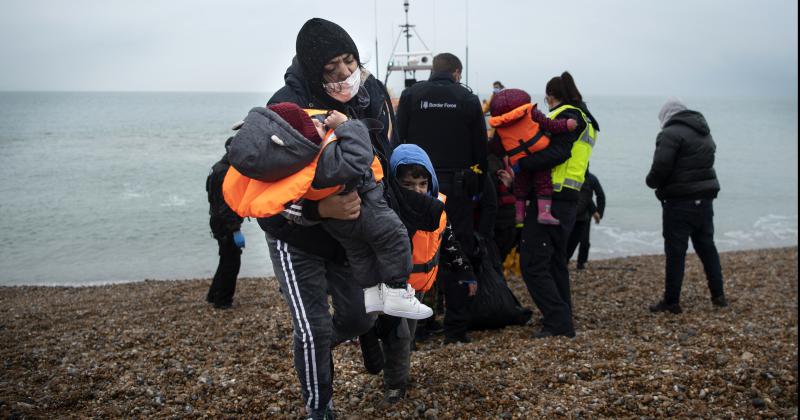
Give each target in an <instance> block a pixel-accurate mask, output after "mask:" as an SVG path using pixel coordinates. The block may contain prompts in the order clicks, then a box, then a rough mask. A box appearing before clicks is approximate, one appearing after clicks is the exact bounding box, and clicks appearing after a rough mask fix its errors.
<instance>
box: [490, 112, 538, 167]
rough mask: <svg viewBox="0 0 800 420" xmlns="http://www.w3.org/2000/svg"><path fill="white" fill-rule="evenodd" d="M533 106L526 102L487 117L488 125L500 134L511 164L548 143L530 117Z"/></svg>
mask: <svg viewBox="0 0 800 420" xmlns="http://www.w3.org/2000/svg"><path fill="white" fill-rule="evenodd" d="M533 106H534V105H533V104H530V103H528V104H525V105H522V106H519V107H517V108H514V109H512V110H511V111H508V112H506V113H505V114H503V115H498V116H495V117H492V118H489V125H491V126H492V127H495V129H496V130H497V133H498V134H499V135H500V142H501V143H502V144H503V149H504V150H505V151H506V154H507V155H508V158H509V160H510V161H511V164H512V165H516V164H517V162H518V161H519V160H520V159H522V158H524V157H525V156H528V155H530V154H532V153H536V152H538V151H539V150H542V149H544V148H545V147H547V146H549V145H550V138H548V137H547V136H546V135H544V131H542V130H541V128H540V127H539V124H538V123H537V122H536V121H533V120H532V119H531V111H532V109H533Z"/></svg>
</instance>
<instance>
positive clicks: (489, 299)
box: [469, 240, 533, 330]
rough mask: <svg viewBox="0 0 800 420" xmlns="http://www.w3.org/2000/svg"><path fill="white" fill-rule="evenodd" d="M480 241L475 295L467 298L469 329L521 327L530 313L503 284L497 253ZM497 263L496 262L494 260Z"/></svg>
mask: <svg viewBox="0 0 800 420" xmlns="http://www.w3.org/2000/svg"><path fill="white" fill-rule="evenodd" d="M486 242H487V241H485V240H480V241H479V242H478V243H479V244H480V246H481V247H483V250H484V251H485V252H484V253H483V258H481V261H480V269H479V270H478V273H476V275H477V276H478V279H479V280H478V293H476V294H475V296H474V297H473V298H472V299H471V301H470V303H469V310H470V315H471V320H470V324H469V328H470V329H471V330H484V329H496V328H503V327H505V326H507V325H524V324H526V323H527V322H528V321H529V320H530V319H531V315H532V314H533V312H532V311H531V310H530V309H527V308H524V307H522V305H520V303H519V300H517V297H516V296H514V292H512V291H511V289H510V288H509V287H508V284H506V280H505V278H504V277H503V272H502V271H501V266H500V264H499V256H498V252H497V251H496V250H495V249H492V248H494V246H493V244H487V243H486ZM495 260H498V261H495Z"/></svg>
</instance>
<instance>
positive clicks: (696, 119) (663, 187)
mask: <svg viewBox="0 0 800 420" xmlns="http://www.w3.org/2000/svg"><path fill="white" fill-rule="evenodd" d="M716 148H717V147H716V144H715V143H714V139H713V138H712V137H711V130H710V129H709V127H708V123H707V122H706V119H705V118H704V117H703V114H701V113H699V112H697V111H689V110H687V111H681V112H679V113H677V114H675V115H674V116H673V117H672V118H670V119H669V121H667V123H666V124H664V128H663V129H662V130H661V132H660V133H659V134H658V137H657V138H656V151H655V154H654V156H653V166H652V167H651V168H650V173H648V174H647V180H646V181H647V186H648V187H650V188H654V189H655V190H656V197H658V199H659V200H666V199H687V200H690V199H702V198H716V197H717V193H719V181H718V180H717V174H716V172H715V171H714V153H715V151H716Z"/></svg>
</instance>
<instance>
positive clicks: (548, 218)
mask: <svg viewBox="0 0 800 420" xmlns="http://www.w3.org/2000/svg"><path fill="white" fill-rule="evenodd" d="M552 204H553V200H551V199H549V198H540V199H538V200H536V205H537V206H538V207H539V214H538V215H536V221H537V222H539V223H541V224H543V225H560V224H561V222H559V221H558V219H556V218H555V217H553V214H552V213H550V206H551V205H552Z"/></svg>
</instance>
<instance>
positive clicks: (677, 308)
mask: <svg viewBox="0 0 800 420" xmlns="http://www.w3.org/2000/svg"><path fill="white" fill-rule="evenodd" d="M650 312H652V313H658V312H671V313H673V314H679V313H681V312H683V309H681V305H680V304H679V303H666V302H664V301H663V300H660V301H659V302H658V303H655V304H652V305H650Z"/></svg>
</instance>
